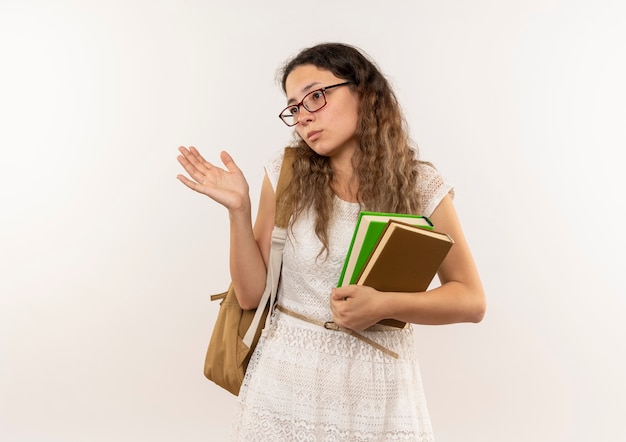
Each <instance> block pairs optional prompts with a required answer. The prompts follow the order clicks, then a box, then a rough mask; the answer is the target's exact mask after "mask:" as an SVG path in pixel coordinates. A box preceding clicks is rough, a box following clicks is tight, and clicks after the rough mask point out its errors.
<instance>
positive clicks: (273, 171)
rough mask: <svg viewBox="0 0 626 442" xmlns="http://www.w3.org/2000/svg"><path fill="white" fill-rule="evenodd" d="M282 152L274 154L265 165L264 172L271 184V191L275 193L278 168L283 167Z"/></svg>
mask: <svg viewBox="0 0 626 442" xmlns="http://www.w3.org/2000/svg"><path fill="white" fill-rule="evenodd" d="M283 156H284V150H280V151H279V152H276V153H275V155H274V156H273V157H272V158H271V159H270V160H269V161H268V162H267V163H266V164H265V172H266V173H267V176H268V178H269V180H270V183H271V184H272V189H274V191H276V185H277V184H278V177H279V176H280V168H281V166H282V165H283Z"/></svg>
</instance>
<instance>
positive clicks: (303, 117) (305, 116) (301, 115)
mask: <svg viewBox="0 0 626 442" xmlns="http://www.w3.org/2000/svg"><path fill="white" fill-rule="evenodd" d="M314 114H315V112H310V111H309V110H308V109H307V108H305V107H304V106H300V109H299V110H298V124H305V125H306V124H308V123H310V122H311V121H313V120H314V119H315V117H314V116H313V115H314Z"/></svg>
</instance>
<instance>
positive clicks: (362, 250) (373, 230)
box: [337, 211, 433, 287]
mask: <svg viewBox="0 0 626 442" xmlns="http://www.w3.org/2000/svg"><path fill="white" fill-rule="evenodd" d="M390 219H394V220H397V221H403V222H406V223H408V224H413V225H419V226H423V227H424V228H425V229H431V230H432V229H433V223H432V222H431V221H430V220H429V219H428V218H427V217H425V216H419V215H410V214H403V213H383V212H368V211H362V212H361V213H359V218H358V220H357V223H356V227H355V229H354V234H353V236H352V241H351V243H350V247H349V249H348V253H347V256H346V260H345V262H344V265H343V269H342V271H341V276H340V277H339V282H338V283H337V287H343V286H346V285H350V284H356V280H357V278H358V276H359V274H360V273H361V270H362V269H363V266H364V265H365V263H366V262H367V259H368V258H369V256H370V254H371V252H372V250H374V246H375V245H376V243H377V242H378V239H379V238H380V235H381V234H382V233H383V231H384V230H385V227H386V226H387V222H388V221H389V220H390Z"/></svg>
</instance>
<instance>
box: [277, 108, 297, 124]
mask: <svg viewBox="0 0 626 442" xmlns="http://www.w3.org/2000/svg"><path fill="white" fill-rule="evenodd" d="M294 110H295V112H294ZM297 115H298V111H297V108H296V107H294V106H291V107H288V108H286V109H285V110H283V111H282V112H281V114H280V119H281V120H283V122H284V123H285V124H286V125H287V126H295V124H296V123H297V122H298V118H297Z"/></svg>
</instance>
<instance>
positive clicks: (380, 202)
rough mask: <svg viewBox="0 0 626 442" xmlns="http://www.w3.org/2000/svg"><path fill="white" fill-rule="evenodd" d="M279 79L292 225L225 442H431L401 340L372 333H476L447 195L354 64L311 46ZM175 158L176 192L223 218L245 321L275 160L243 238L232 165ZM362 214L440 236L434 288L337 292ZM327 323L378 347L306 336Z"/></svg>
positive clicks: (362, 68) (334, 333)
mask: <svg viewBox="0 0 626 442" xmlns="http://www.w3.org/2000/svg"><path fill="white" fill-rule="evenodd" d="M281 73H282V87H283V90H284V91H285V94H286V97H287V107H286V108H285V109H284V110H283V111H282V112H281V113H280V118H281V119H282V120H283V122H284V123H286V124H287V125H288V126H292V127H293V128H294V129H295V134H294V135H295V139H294V145H293V148H294V149H296V153H297V156H296V160H295V163H294V165H293V172H294V173H293V180H292V182H291V185H290V186H289V188H288V194H287V199H288V202H289V204H290V206H291V207H292V208H293V209H294V215H293V216H292V219H291V222H290V230H289V232H290V235H289V236H288V238H287V242H286V244H285V250H284V254H283V269H282V274H281V283H280V286H279V291H278V301H277V302H278V307H277V310H276V311H275V312H274V317H273V321H272V324H271V327H270V330H269V332H268V333H267V334H266V335H265V336H264V337H262V338H261V340H260V342H259V344H258V346H257V348H256V350H255V352H254V354H253V356H252V359H251V361H250V365H249V366H248V370H247V373H246V377H245V379H244V383H243V385H242V388H241V392H240V394H239V399H238V406H237V411H236V416H235V422H234V425H233V439H234V440H241V441H246V442H250V441H256V440H259V441H270V440H271V441H283V440H284V441H292V440H310V441H314V440H315V441H322V440H323V441H331V440H332V441H352V442H354V441H390V440H407V441H432V440H433V435H432V429H431V424H430V419H429V415H428V410H427V408H426V401H425V398H424V395H423V389H422V381H421V377H420V373H419V367H418V363H417V358H416V355H415V350H414V337H413V329H412V327H410V326H409V327H406V328H404V329H398V328H392V327H382V326H380V325H374V324H376V323H377V322H378V321H380V320H381V319H384V318H395V319H399V320H402V321H406V322H408V323H412V324H450V323H458V322H479V321H481V320H482V317H483V315H484V312H485V297H484V293H483V288H482V285H481V282H480V278H479V275H478V272H477V270H476V266H475V264H474V261H473V258H472V255H471V253H470V250H469V247H468V245H467V242H466V240H465V238H464V235H463V232H462V229H461V225H460V223H459V220H458V218H457V215H456V212H455V209H454V206H453V204H452V195H453V192H452V187H451V186H450V184H448V182H447V181H446V180H445V179H444V178H443V177H442V176H441V175H440V174H439V173H438V172H437V171H436V170H435V169H434V168H433V167H432V166H431V165H429V164H428V163H425V162H422V161H420V160H419V159H418V158H417V151H416V149H414V148H413V147H412V145H411V142H410V140H409V137H408V131H407V129H406V126H405V121H404V117H403V116H402V112H401V109H400V107H399V105H398V102H397V100H396V97H395V95H394V93H393V91H392V90H391V88H390V86H389V83H388V82H387V80H386V79H385V77H384V76H383V75H382V73H381V72H380V71H379V69H378V68H377V67H376V66H375V64H374V63H373V62H372V61H371V60H369V59H368V57H367V56H365V55H364V54H363V53H362V52H361V51H359V50H358V49H356V48H354V47H351V46H348V45H344V44H334V43H333V44H320V45H317V46H314V47H311V48H308V49H305V50H303V51H302V52H301V53H299V54H298V55H297V56H296V57H295V58H293V59H292V60H290V61H289V62H288V63H287V64H286V65H285V66H284V68H283V69H282V71H281ZM179 150H180V152H181V155H180V156H179V157H178V159H179V161H180V163H181V164H182V166H183V167H184V168H185V170H186V171H187V173H188V174H189V176H190V177H191V179H190V178H187V177H185V176H182V175H179V179H180V180H181V181H182V182H183V184H185V185H186V186H188V187H189V188H191V189H193V190H195V191H197V192H200V193H203V194H205V195H207V196H208V197H210V198H211V199H213V200H215V201H217V202H218V203H220V204H222V205H224V206H225V207H226V208H227V209H228V213H229V216H230V253H231V260H230V269H231V277H232V281H233V284H234V286H235V289H236V293H237V296H238V300H239V303H240V304H241V306H242V307H243V308H254V307H256V306H257V305H258V303H259V300H260V297H261V294H262V293H263V289H264V287H265V281H266V265H267V261H268V256H269V250H270V238H271V232H272V228H273V226H274V212H275V202H274V189H275V186H276V183H277V180H278V175H279V172H280V167H281V162H282V154H281V155H278V156H276V157H275V158H273V159H272V160H271V161H269V163H268V164H267V165H266V175H265V179H264V182H263V185H262V189H261V197H260V203H259V208H258V213H257V218H256V221H255V223H254V226H253V224H252V221H251V203H250V198H249V194H248V185H247V182H246V180H245V178H244V176H243V174H242V173H241V171H240V170H239V169H238V168H237V166H236V164H235V162H234V161H233V159H232V158H231V157H230V156H229V155H228V154H227V153H225V152H222V153H221V160H222V162H223V163H224V166H225V169H224V168H220V167H217V166H215V165H213V164H211V163H209V162H208V161H206V160H205V159H204V158H203V157H202V156H201V155H200V153H199V152H198V151H197V150H196V149H195V148H193V147H191V148H189V149H187V148H184V147H181V148H180V149H179ZM361 210H371V211H380V212H396V213H413V214H421V215H424V216H427V217H429V218H430V220H431V221H432V222H433V223H434V225H435V228H436V230H438V231H442V232H445V233H448V234H449V235H450V236H451V237H452V238H453V239H454V241H455V244H454V245H453V247H452V249H451V250H450V252H449V254H448V256H447V257H446V259H445V261H444V263H443V264H442V266H441V268H440V269H439V272H438V276H439V280H440V282H441V285H440V286H439V287H437V288H434V289H432V290H428V291H426V292H423V293H383V292H378V291H376V290H374V289H372V288H369V287H364V286H356V285H351V286H347V287H342V288H336V284H337V281H338V279H339V275H340V272H341V269H342V266H343V261H344V259H345V256H346V253H347V249H348V247H349V244H350V241H351V239H352V233H353V230H354V227H355V223H356V220H357V216H358V214H359V211H361ZM327 321H333V322H334V323H335V324H336V325H337V326H339V327H343V328H346V329H352V330H355V331H358V332H360V333H361V334H362V335H363V336H365V337H366V338H368V339H371V340H373V341H375V342H376V343H377V344H378V346H374V345H371V344H370V343H368V342H366V340H361V339H357V338H356V337H354V336H351V335H350V334H348V333H344V332H341V331H338V330H333V329H328V328H325V327H323V326H320V325H319V324H320V323H324V322H327ZM370 326H373V327H370ZM381 348H383V349H388V350H391V351H392V352H395V353H397V355H398V357H397V358H396V357H393V356H392V355H390V354H389V353H387V352H385V351H382V350H381Z"/></svg>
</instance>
